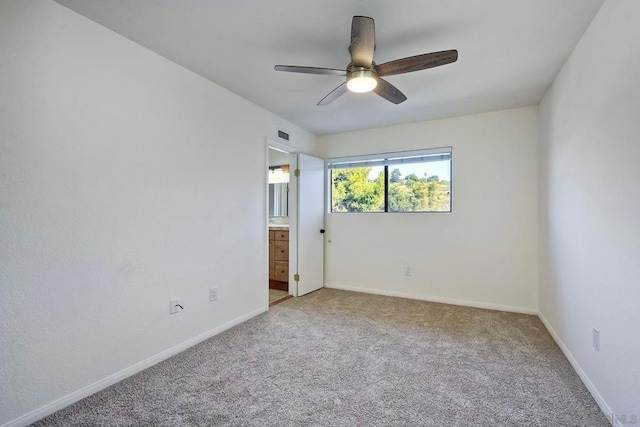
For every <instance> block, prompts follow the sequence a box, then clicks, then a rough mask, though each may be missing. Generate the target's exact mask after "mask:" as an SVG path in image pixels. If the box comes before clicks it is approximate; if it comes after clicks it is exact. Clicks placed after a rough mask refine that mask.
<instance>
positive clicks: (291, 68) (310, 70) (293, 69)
mask: <svg viewBox="0 0 640 427" xmlns="http://www.w3.org/2000/svg"><path fill="white" fill-rule="evenodd" d="M273 69H274V70H276V71H288V72H290V73H304V74H324V75H327V76H346V75H347V72H346V71H345V70H337V69H335V68H318V67H298V66H295V65H276V66H275V67H273Z"/></svg>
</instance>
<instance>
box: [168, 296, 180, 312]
mask: <svg viewBox="0 0 640 427" xmlns="http://www.w3.org/2000/svg"><path fill="white" fill-rule="evenodd" d="M178 304H180V300H179V299H178V298H176V299H172V300H169V314H176V313H177V312H178Z"/></svg>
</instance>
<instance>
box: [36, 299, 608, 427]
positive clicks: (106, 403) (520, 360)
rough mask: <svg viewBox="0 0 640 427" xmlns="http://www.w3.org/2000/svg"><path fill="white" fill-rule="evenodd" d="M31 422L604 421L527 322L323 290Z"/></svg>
mask: <svg viewBox="0 0 640 427" xmlns="http://www.w3.org/2000/svg"><path fill="white" fill-rule="evenodd" d="M105 357H109V355H105ZM36 425H43V426H46V425H51V426H53V425H60V426H63V425H64V426H66V425H76V426H85V425H92V426H138V425H145V426H156V425H163V426H213V425H224V426H608V425H609V424H608V422H607V420H606V419H605V417H604V416H603V414H602V413H601V411H600V410H599V409H598V407H597V405H596V403H595V402H594V400H593V399H592V397H591V396H590V394H589V393H588V392H587V390H586V388H585V387H584V385H583V384H582V383H581V382H580V380H579V378H578V377H577V375H576V373H575V372H574V371H573V369H572V368H571V366H570V365H569V363H568V362H567V360H566V359H565V357H564V356H563V355H562V353H561V351H560V349H559V348H558V347H557V346H556V344H555V343H554V342H553V339H552V338H551V336H550V335H549V334H548V332H547V331H546V330H545V328H544V326H543V325H542V323H541V322H540V320H539V319H538V318H537V317H535V316H527V315H519V314H512V313H504V312H497V311H489V310H480V309H473V308H465V307H456V306H450V305H444V304H435V303H427V302H421V301H413V300H406V299H400V298H390V297H382V296H375V295H366V294H358V293H352V292H344V291H337V290H327V289H323V290H320V291H318V292H314V293H313V294H310V295H307V296H305V297H301V298H294V299H289V300H287V301H284V302H282V303H280V304H278V305H276V306H274V307H273V308H271V309H270V310H269V312H268V313H266V314H264V315H261V316H258V317H256V318H254V319H251V320H249V321H248V322H245V323H243V324H241V325H239V326H237V327H235V328H233V329H231V330H229V331H227V332H224V333H222V334H220V335H218V336H216V337H213V338H211V339H209V340H207V341H205V342H203V343H201V344H199V345H197V346H195V347H192V348H190V349H188V350H186V351H185V352H183V353H181V354H179V355H176V356H174V357H172V358H171V359H168V360H166V361H164V362H162V363H160V364H158V365H156V366H153V367H151V368H149V369H147V370H145V371H143V372H141V373H139V374H137V375H134V376H133V377H130V378H128V379H126V380H124V381H122V382H120V383H118V384H115V385H113V386H111V387H109V388H108V389H105V390H103V391H101V392H99V393H96V394H94V395H93V396H90V397H88V398H86V399H84V400H82V401H80V402H78V403H76V404H75V405H72V406H70V407H68V408H66V409H63V410H61V411H59V412H57V413H56V414H53V415H52V416H50V417H48V418H46V419H44V420H42V421H41V422H39V423H36Z"/></svg>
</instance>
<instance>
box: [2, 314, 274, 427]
mask: <svg viewBox="0 0 640 427" xmlns="http://www.w3.org/2000/svg"><path fill="white" fill-rule="evenodd" d="M267 309H268V307H262V308H259V309H257V310H254V311H252V312H250V313H247V314H245V315H243V316H240V317H237V318H235V319H233V320H231V321H229V322H227V323H224V324H222V325H220V326H218V327H217V328H213V329H211V330H209V331H207V332H203V333H202V334H200V335H198V336H195V337H193V338H191V339H189V340H187V341H184V342H182V343H180V344H178V345H175V346H173V347H171V348H168V349H167V350H164V351H162V352H160V353H158V354H156V355H154V356H151V357H149V358H147V359H145V360H143V361H141V362H138V363H136V364H134V365H132V366H129V367H128V368H125V369H123V370H121V371H119V372H116V373H115V374H112V375H109V376H108V377H106V378H103V379H101V380H99V381H96V382H95V383H93V384H89V385H88V386H86V387H82V388H81V389H79V390H76V391H74V392H72V393H70V394H68V395H66V396H64V397H61V398H60V399H57V400H54V401H53V402H50V403H48V404H46V405H44V406H42V407H40V408H38V409H36V410H33V411H31V412H29V413H27V414H25V415H22V416H21V417H18V418H16V419H14V420H12V421H9V422H8V423H5V424H3V425H2V426H0V427H22V426H26V425H29V424H31V423H33V422H35V421H38V420H39V419H41V418H44V417H46V416H47V415H50V414H53V413H54V412H56V411H58V410H60V409H62V408H64V407H66V406H69V405H71V404H72V403H75V402H77V401H79V400H81V399H84V398H85V397H87V396H90V395H92V394H94V393H96V392H98V391H100V390H102V389H105V388H107V387H109V386H110V385H113V384H115V383H117V382H118V381H122V380H123V379H125V378H127V377H130V376H131V375H133V374H136V373H138V372H140V371H142V370H145V369H147V368H149V367H151V366H153V365H155V364H156V363H160V362H162V361H163V360H165V359H168V358H170V357H171V356H174V355H176V354H178V353H180V352H182V351H184V350H186V349H188V348H189V347H192V346H194V345H196V344H198V343H200V342H202V341H204V340H206V339H207V338H211V337H212V336H214V335H218V334H219V333H221V332H224V331H226V330H227V329H230V328H232V327H234V326H236V325H239V324H240V323H242V322H246V321H247V320H249V319H251V318H252V317H255V316H257V315H259V314H262V313H264V312H266V311H267Z"/></svg>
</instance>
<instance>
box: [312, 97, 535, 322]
mask: <svg viewBox="0 0 640 427" xmlns="http://www.w3.org/2000/svg"><path fill="white" fill-rule="evenodd" d="M319 145H320V149H321V150H323V154H324V155H325V156H326V157H339V156H347V155H358V154H369V153H379V152H389V151H400V150H411V149H420V148H431V147H442V146H452V147H453V168H452V169H453V178H452V185H453V191H452V197H453V199H452V206H453V212H452V213H450V214H446V213H431V214H428V213H426V214H409V213H407V214H372V213H369V214H366V213H362V214H328V215H327V217H326V227H327V239H328V240H330V243H328V244H327V245H326V264H325V274H326V276H325V277H326V278H325V283H326V285H327V286H329V287H336V288H343V289H354V290H360V291H365V292H373V293H381V294H387V295H399V296H407V297H412V298H421V299H427V300H433V301H442V302H450V303H456V304H464V305H473V306H479V307H488V308H500V309H505V310H514V311H523V312H536V311H537V283H538V245H537V242H538V214H537V211H538V210H537V209H538V204H537V198H538V190H537V188H538V183H537V180H538V160H537V155H538V115H537V107H528V108H522V109H515V110H507V111H499V112H494V113H487V114H479V115H473V116H466V117H460V118H453V119H447V120H437V121H430V122H422V123H414V124H408V125H402V126H392V127H385V128H378V129H370V130H365V131H359V132H352V133H345V134H340V135H331V136H326V137H321V138H319ZM405 265H407V266H411V267H412V270H413V275H412V276H411V277H407V276H404V273H403V269H404V266H405Z"/></svg>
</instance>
